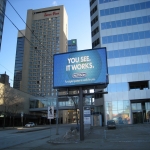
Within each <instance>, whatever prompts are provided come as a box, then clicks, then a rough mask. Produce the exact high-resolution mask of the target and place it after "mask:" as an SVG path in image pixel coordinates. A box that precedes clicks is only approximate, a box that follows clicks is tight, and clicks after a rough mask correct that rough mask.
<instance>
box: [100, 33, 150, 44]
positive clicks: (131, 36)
mask: <svg viewBox="0 0 150 150" xmlns="http://www.w3.org/2000/svg"><path fill="white" fill-rule="evenodd" d="M147 38H150V30H147V31H140V32H132V33H125V34H118V35H111V36H104V37H102V42H103V44H107V43H116V42H124V41H132V40H139V39H147Z"/></svg>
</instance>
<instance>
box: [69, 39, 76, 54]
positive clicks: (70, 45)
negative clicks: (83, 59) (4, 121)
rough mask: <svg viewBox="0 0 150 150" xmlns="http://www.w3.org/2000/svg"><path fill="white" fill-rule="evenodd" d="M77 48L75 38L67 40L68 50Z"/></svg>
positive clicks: (71, 50) (72, 50)
mask: <svg viewBox="0 0 150 150" xmlns="http://www.w3.org/2000/svg"><path fill="white" fill-rule="evenodd" d="M77 50H78V47H77V39H72V40H68V52H74V51H77Z"/></svg>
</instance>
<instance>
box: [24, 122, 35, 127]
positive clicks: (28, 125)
mask: <svg viewBox="0 0 150 150" xmlns="http://www.w3.org/2000/svg"><path fill="white" fill-rule="evenodd" d="M34 126H35V124H34V122H29V123H27V124H26V125H25V127H34Z"/></svg>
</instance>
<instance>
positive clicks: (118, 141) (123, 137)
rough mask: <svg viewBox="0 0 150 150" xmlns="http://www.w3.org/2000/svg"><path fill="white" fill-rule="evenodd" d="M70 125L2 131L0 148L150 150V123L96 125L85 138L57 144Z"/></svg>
mask: <svg viewBox="0 0 150 150" xmlns="http://www.w3.org/2000/svg"><path fill="white" fill-rule="evenodd" d="M69 127H70V125H69V126H67V125H66V126H65V125H64V126H61V127H59V135H56V129H55V128H52V129H51V135H52V136H51V139H52V140H53V139H55V141H56V143H53V144H52V143H49V141H50V136H49V135H50V129H45V130H41V131H33V132H24V133H16V130H8V131H0V149H6V150H20V149H21V150H60V149H61V150H85V149H86V150H99V149H101V150H150V124H141V125H128V126H124V125H122V126H117V129H113V130H107V129H106V128H104V127H95V128H93V129H92V131H91V133H89V134H87V135H86V136H85V140H84V141H78V142H76V143H69V142H68V143H67V144H66V143H65V144H64V143H57V139H56V138H57V137H62V135H64V133H65V132H66V131H67V130H68V129H69Z"/></svg>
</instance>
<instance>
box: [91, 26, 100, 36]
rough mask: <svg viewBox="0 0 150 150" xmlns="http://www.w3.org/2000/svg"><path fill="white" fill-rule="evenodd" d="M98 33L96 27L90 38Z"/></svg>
mask: <svg viewBox="0 0 150 150" xmlns="http://www.w3.org/2000/svg"><path fill="white" fill-rule="evenodd" d="M98 32H99V28H98V27H97V28H96V29H94V30H93V31H92V37H93V36H94V35H95V34H97V33H98Z"/></svg>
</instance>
